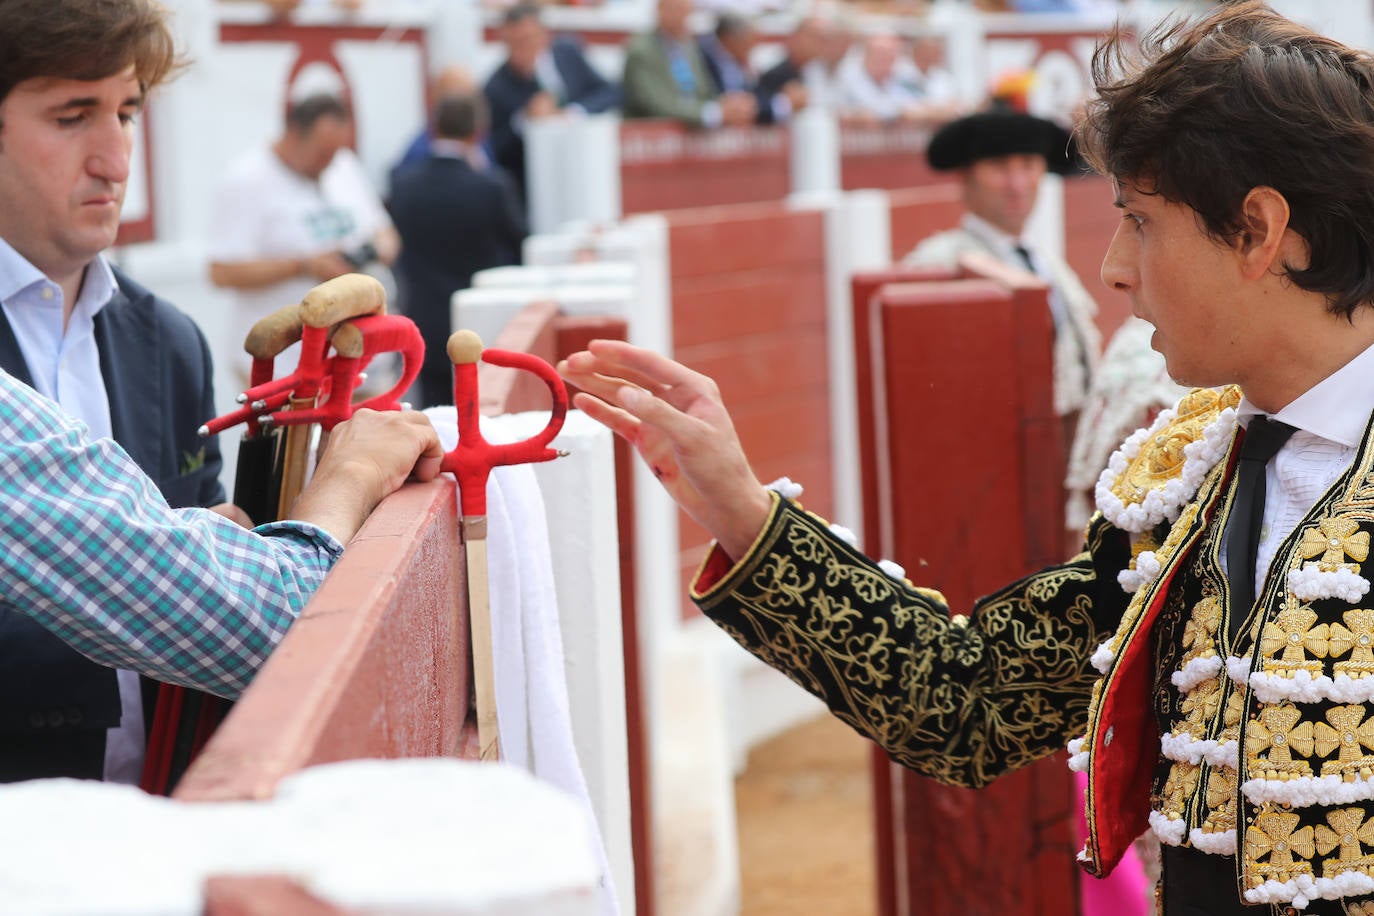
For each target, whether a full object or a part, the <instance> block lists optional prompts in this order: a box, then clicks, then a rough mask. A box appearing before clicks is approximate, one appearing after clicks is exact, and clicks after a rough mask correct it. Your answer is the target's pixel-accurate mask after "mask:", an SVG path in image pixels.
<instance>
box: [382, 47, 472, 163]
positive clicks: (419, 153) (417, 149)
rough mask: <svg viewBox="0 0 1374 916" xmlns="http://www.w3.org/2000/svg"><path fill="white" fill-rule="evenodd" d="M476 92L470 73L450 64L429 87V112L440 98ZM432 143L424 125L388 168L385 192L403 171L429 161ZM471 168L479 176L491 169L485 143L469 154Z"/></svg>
mask: <svg viewBox="0 0 1374 916" xmlns="http://www.w3.org/2000/svg"><path fill="white" fill-rule="evenodd" d="M476 90H477V79H476V77H474V76H473V75H472V71H471V70H469V69H468V68H467V67H465V66H463V65H462V64H449V65H447V66H445V67H442V68H440V70H439V72H438V73H437V74H435V76H434V79H433V80H432V81H431V83H430V90H429V93H430V94H429V108H430V113H431V114H432V113H433V110H434V104H435V103H436V102H437V101H438V100H439V99H442V98H445V97H447V96H450V95H463V94H465V93H470V92H475V91H476ZM433 140H434V127H433V125H431V124H430V123H429V121H428V120H426V121H425V126H424V127H422V128H420V130H419V132H418V133H416V135H415V137H414V138H413V139H412V140H411V141H410V144H409V145H408V146H406V149H405V152H404V153H402V154H401V158H400V159H399V160H397V162H396V164H395V165H393V166H392V167H391V171H390V172H389V173H388V175H387V188H388V190H389V189H390V188H391V186H392V185H394V184H395V183H396V175H397V173H399V172H400V171H401V170H402V169H405V168H409V167H410V166H412V165H414V164H415V163H417V162H423V161H424V160H425V159H427V158H429V152H430V149H429V145H430V143H431V141H433ZM471 162H472V167H473V168H474V169H477V170H478V171H479V172H481V171H486V170H487V169H489V168H491V165H492V162H491V150H490V149H488V148H487V145H486V142H485V140H484V142H483V143H480V144H478V145H477V146H476V147H474V148H473V150H472V151H471Z"/></svg>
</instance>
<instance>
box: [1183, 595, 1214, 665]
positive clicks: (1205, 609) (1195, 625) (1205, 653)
mask: <svg viewBox="0 0 1374 916" xmlns="http://www.w3.org/2000/svg"><path fill="white" fill-rule="evenodd" d="M1220 626H1221V599H1219V598H1217V597H1216V596H1215V595H1213V596H1209V597H1207V598H1203V599H1202V600H1201V601H1199V602H1198V603H1197V604H1195V605H1193V613H1192V614H1191V615H1190V616H1189V618H1188V623H1187V624H1185V625H1184V627H1183V648H1184V650H1185V651H1184V655H1183V664H1185V665H1186V664H1187V663H1188V662H1190V661H1192V660H1193V659H1195V658H1208V657H1210V656H1213V655H1216V654H1217V648H1216V637H1217V628H1218V627H1220Z"/></svg>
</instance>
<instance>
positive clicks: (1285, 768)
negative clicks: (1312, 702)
mask: <svg viewBox="0 0 1374 916" xmlns="http://www.w3.org/2000/svg"><path fill="white" fill-rule="evenodd" d="M1313 728H1314V726H1313V724H1312V723H1311V722H1304V721H1302V711H1301V710H1299V709H1298V708H1297V707H1296V706H1294V705H1293V704H1292V703H1279V704H1275V705H1273V706H1265V707H1263V708H1261V710H1260V714H1259V718H1258V719H1257V720H1254V721H1252V722H1251V723H1250V725H1249V728H1248V730H1247V733H1246V736H1245V750H1246V753H1247V754H1248V755H1249V756H1250V771H1251V773H1252V775H1263V776H1264V777H1265V778H1266V779H1284V778H1288V777H1292V776H1310V775H1312V765H1311V764H1310V763H1309V762H1308V758H1309V757H1311V756H1312V750H1313V748H1314V747H1315V743H1314V738H1313V734H1312V732H1313ZM1295 751H1296V753H1297V759H1294V752H1295Z"/></svg>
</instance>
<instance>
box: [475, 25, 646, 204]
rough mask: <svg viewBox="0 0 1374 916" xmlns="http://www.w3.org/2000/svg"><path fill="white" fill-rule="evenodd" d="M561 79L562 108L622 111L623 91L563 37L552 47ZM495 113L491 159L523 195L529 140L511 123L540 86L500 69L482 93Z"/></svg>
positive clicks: (503, 66)
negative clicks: (502, 169) (511, 179)
mask: <svg viewBox="0 0 1374 916" xmlns="http://www.w3.org/2000/svg"><path fill="white" fill-rule="evenodd" d="M549 53H550V54H552V55H553V63H554V66H555V67H556V68H557V69H558V76H559V78H560V79H562V80H563V89H564V93H565V94H564V95H563V96H562V97H561V98H559V99H558V104H559V107H562V106H564V105H577V106H579V107H581V108H582V109H583V110H584V111H586V112H587V113H588V114H600V113H601V112H603V111H609V110H610V109H612V108H619V107H620V87H619V86H618V85H616V84H615V83H612V82H610V81H609V80H607V79H606V78H605V77H604V76H602V75H601V74H600V73H598V72H596V69H595V68H594V67H593V66H592V65H591V64H589V63H587V58H586V57H585V56H584V55H583V54H582V48H581V47H580V46H578V44H577V42H576V41H574V40H573V39H571V38H566V37H559V38H555V39H554V40H553V43H552V44H551V45H550V46H549ZM482 91H483V92H484V93H485V94H486V97H487V106H488V107H489V108H490V109H491V132H490V135H489V137H488V140H487V142H488V144H489V145H490V149H491V157H492V159H494V160H495V161H496V163H497V164H498V165H500V166H501V167H502V168H504V169H505V170H506V171H507V172H509V173H510V175H511V177H512V178H514V179H515V183H516V187H517V188H518V189H519V190H520V193H521V194H524V193H525V138H524V137H523V136H521V135H520V134H518V133H516V132H515V128H514V127H513V126H512V124H511V122H512V119H513V118H514V117H515V115H516V114H517V113H518V112H519V111H520V110H521V109H522V108H524V107H525V105H526V104H528V102H529V100H530V99H531V98H532V97H533V96H534V94H535V93H536V92H538V91H539V83H538V82H536V81H535V80H532V79H526V78H525V77H524V76H522V75H520V74H519V73H516V72H515V70H514V69H512V68H511V65H510V61H506V62H505V63H503V64H501V66H500V67H497V68H496V71H495V72H494V73H492V75H491V77H490V78H488V80H487V84H486V86H485V87H483V90H482Z"/></svg>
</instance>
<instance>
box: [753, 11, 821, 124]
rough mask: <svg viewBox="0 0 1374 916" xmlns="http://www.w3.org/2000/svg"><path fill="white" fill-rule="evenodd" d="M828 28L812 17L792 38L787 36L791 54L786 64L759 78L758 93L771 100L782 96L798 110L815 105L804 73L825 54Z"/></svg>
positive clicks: (796, 30)
mask: <svg viewBox="0 0 1374 916" xmlns="http://www.w3.org/2000/svg"><path fill="white" fill-rule="evenodd" d="M825 28H826V26H825V24H824V22H823V21H822V20H821V19H820V18H819V17H817V16H808V17H807V18H805V19H803V20H802V21H801V22H799V23H797V27H796V28H795V29H793V31H792V34H791V35H788V36H787V50H786V53H785V54H784V55H783V58H782V60H780V61H778V62H777V63H776V64H774V65H773V66H772V67H769V68H768V69H767V70H765V71H764V72H763V75H762V76H760V77H759V83H758V91H759V93H760V94H762V95H766V96H768V97H770V98H775V97H777V96H782V97H784V98H786V99H787V100H788V101H789V103H790V104H791V105H792V107H793V108H794V109H797V108H801V107H802V106H804V105H807V104H815V103H816V102H815V100H814V99H813V98H811V97H810V96H809V94H808V93H807V90H806V85H805V83H804V82H803V76H802V74H803V72H804V71H805V68H806V67H807V65H808V64H810V63H811V62H812V61H814V60H815V59H816V57H817V55H819V54H820V52H821V40H822V36H823V34H824V30H825Z"/></svg>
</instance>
